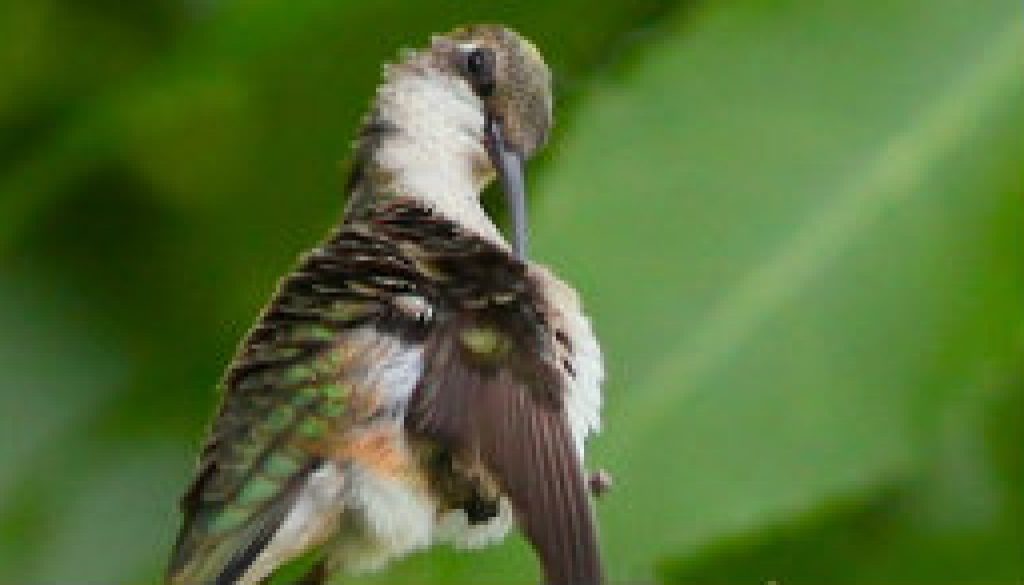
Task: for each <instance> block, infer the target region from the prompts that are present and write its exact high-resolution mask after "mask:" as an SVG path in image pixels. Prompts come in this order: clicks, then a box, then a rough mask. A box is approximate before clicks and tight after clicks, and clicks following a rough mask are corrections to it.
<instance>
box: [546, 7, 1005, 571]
mask: <svg viewBox="0 0 1024 585" xmlns="http://www.w3.org/2000/svg"><path fill="white" fill-rule="evenodd" d="M772 6H773V7H772V8H770V9H769V8H768V7H767V6H766V5H764V4H763V3H758V2H753V1H750V2H731V3H715V4H713V5H709V6H707V7H706V9H705V10H704V11H703V12H701V13H699V14H698V16H697V18H696V20H694V21H693V22H690V23H688V24H687V26H685V27H683V26H678V27H677V28H676V29H675V30H674V31H672V33H670V34H669V37H668V38H667V39H665V40H664V41H663V42H662V43H660V44H659V45H658V46H657V47H655V48H653V49H652V50H651V52H650V53H647V54H644V55H643V59H642V60H641V62H640V64H639V66H638V67H637V69H636V70H635V71H632V72H629V73H626V74H622V75H620V76H616V77H614V78H612V77H609V78H608V79H606V80H604V81H603V82H602V83H599V84H597V87H596V92H595V93H596V95H595V96H594V97H593V98H592V99H591V100H590V101H589V102H588V103H587V104H586V105H585V106H584V107H583V108H582V110H581V111H580V112H578V114H577V117H576V125H575V128H576V130H577V131H576V133H575V134H574V135H573V136H572V137H571V138H570V139H569V140H567V141H566V142H565V143H564V144H562V148H560V149H559V152H557V153H553V154H552V155H551V156H553V157H555V158H556V159H557V161H558V165H557V168H555V169H553V172H552V173H551V174H550V175H548V176H547V177H545V180H543V181H542V182H541V184H540V186H539V187H540V191H542V192H543V193H545V194H546V195H545V197H544V199H543V201H542V204H541V205H540V206H539V207H538V208H537V210H536V214H535V216H536V218H537V221H536V233H537V237H536V245H535V249H536V250H537V253H538V254H540V255H541V256H542V257H544V258H546V259H550V260H551V261H552V262H553V263H554V264H555V265H556V266H557V267H558V268H559V270H560V272H561V273H562V274H564V275H565V276H566V277H567V278H568V279H569V280H570V281H571V282H574V283H575V284H577V285H578V286H579V287H580V288H581V290H582V294H583V297H584V299H585V300H586V301H587V306H588V309H589V311H590V312H591V313H592V314H593V315H594V317H595V321H596V326H597V331H598V334H599V336H600V338H601V339H602V341H603V344H604V349H605V351H606V354H607V358H608V365H609V371H610V376H609V385H608V406H607V418H608V420H607V433H606V437H605V438H604V439H603V440H602V441H601V442H600V448H599V449H598V450H597V452H596V453H594V455H593V457H592V462H593V464H594V465H601V466H605V465H606V466H608V467H609V468H610V471H611V472H612V474H613V475H614V476H615V477H616V480H617V481H616V490H615V491H614V492H613V493H612V494H611V495H610V496H608V497H607V501H606V502H603V503H602V504H601V505H600V509H601V517H602V526H603V532H602V535H603V540H604V542H605V548H606V552H607V555H608V562H609V565H610V572H611V575H612V576H613V577H614V578H615V579H622V580H638V579H639V580H643V579H648V578H651V577H652V576H653V575H652V570H653V568H654V567H655V566H656V563H657V562H658V561H659V560H660V559H664V558H665V557H666V556H669V555H671V556H683V557H685V556H686V555H687V554H693V552H694V551H696V550H697V549H699V548H701V547H705V546H708V545H709V543H712V542H714V541H716V540H718V539H721V538H726V537H730V536H733V535H737V534H744V533H751V532H753V531H756V530H757V529H758V528H759V527H762V526H765V525H768V524H771V523H774V522H776V521H778V520H780V519H783V518H793V517H797V516H799V515H800V514H803V513H806V512H807V511H809V510H812V509H814V508H816V507H817V506H819V505H820V504H821V503H822V502H824V501H828V500H830V499H834V498H840V497H849V495H851V494H855V493H859V492H862V491H864V490H869V489H872V488H873V487H874V486H879V485H883V484H887V483H889V482H891V481H892V480H894V479H897V478H900V477H904V476H906V475H907V474H910V473H912V472H913V471H914V469H915V468H916V466H917V465H918V463H917V461H918V454H919V451H920V450H921V449H922V448H923V446H924V445H926V444H927V443H928V441H930V440H931V431H932V427H933V423H934V412H935V411H936V407H935V403H936V402H942V401H943V400H945V399H946V398H948V397H949V396H950V394H951V392H952V391H953V390H954V389H957V388H960V387H962V386H963V385H964V384H965V383H966V381H967V380H969V379H972V376H973V375H976V372H977V370H978V369H979V368H982V367H986V366H991V365H992V364H996V365H997V366H998V364H1000V363H1005V362H1006V360H1007V359H1008V356H1009V355H1010V353H1011V349H1010V348H1011V347H1012V341H1013V339H1014V338H1015V336H1017V335H1019V332H1020V331H1021V329H1022V323H1024V315H1022V308H1024V307H1022V305H1021V303H1020V299H1022V298H1024V236H1022V230H1021V225H1024V224H1022V222H1024V205H1022V199H1021V189H1020V185H1019V170H1020V168H1022V167H1024V138H1022V137H1024V99H1022V98H1024V8H1022V7H1021V5H1020V3H1019V2H1015V1H1012V0H1007V1H1001V2H989V3H985V5H984V6H981V5H979V4H977V3H974V2H968V1H966V0H942V1H940V2H930V1H929V2H926V1H923V0H922V1H918V0H901V1H897V2H887V3H867V4H858V5H857V7H856V9H854V8H853V7H851V6H848V5H847V3H844V2H840V1H830V2H811V1H809V0H808V1H791V2H785V3H779V4H774V5H772ZM979 577H981V575H979Z"/></svg>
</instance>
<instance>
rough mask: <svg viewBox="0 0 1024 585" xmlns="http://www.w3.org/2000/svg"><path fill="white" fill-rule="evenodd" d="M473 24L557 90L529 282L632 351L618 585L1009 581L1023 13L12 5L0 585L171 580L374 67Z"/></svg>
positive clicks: (871, 0) (648, 2)
mask: <svg viewBox="0 0 1024 585" xmlns="http://www.w3.org/2000/svg"><path fill="white" fill-rule="evenodd" d="M470 21H489V22H493V21H499V22H503V23H507V24H509V25H512V26H514V27H516V28H518V29H520V30H521V31H522V32H523V33H525V34H526V35H527V36H529V37H531V38H533V39H534V40H535V41H536V42H537V44H538V46H539V47H540V48H541V49H542V51H543V52H544V53H545V55H546V56H547V57H548V60H549V62H550V63H551V64H552V66H553V68H554V70H555V74H556V77H557V80H556V81H557V90H558V98H559V102H558V110H557V117H558V123H559V126H558V131H557V132H556V133H555V136H554V140H553V143H552V144H551V146H550V147H549V149H548V150H547V151H546V152H545V153H544V154H543V156H542V157H541V158H540V160H539V161H537V162H536V164H534V165H533V167H532V171H533V172H532V173H531V186H532V189H531V194H532V197H533V201H532V211H531V215H532V217H533V222H534V224H533V225H534V234H535V244H534V253H535V255H536V257H537V258H538V259H540V260H542V261H545V262H549V263H551V264H553V265H554V266H555V267H556V268H557V269H558V271H559V272H560V273H561V274H563V275H564V276H565V277H566V278H567V279H568V280H569V281H570V282H572V283H574V284H575V285H577V286H578V287H579V289H580V290H581V293H582V295H583V297H584V299H585V300H586V302H587V307H588V311H589V312H590V313H591V314H592V316H593V319H594V322H595V325H596V328H597V331H598V334H599V337H600V338H601V340H602V342H603V344H604V348H605V352H606V355H607V361H608V368H609V379H608V384H607V408H606V415H607V417H606V418H607V421H606V431H605V433H604V434H603V435H602V436H601V437H600V438H599V439H598V440H597V441H596V444H595V445H594V448H593V449H592V451H591V455H590V462H589V463H590V464H591V465H592V466H601V467H606V468H608V469H609V470H610V471H611V472H612V473H613V475H614V476H615V479H616V488H615V490H614V491H613V492H612V493H611V494H610V495H609V496H608V497H606V498H605V499H604V500H603V501H601V502H600V503H599V504H598V509H599V514H600V518H601V524H602V529H603V530H602V539H603V541H604V548H605V551H606V556H607V563H608V568H609V572H610V574H611V576H612V580H613V581H614V582H638V581H656V580H657V581H664V582H693V583H697V582H717V583H733V582H735V583H760V582H765V581H768V580H777V581H780V582H782V583H967V582H971V583H1020V582H1021V580H1022V579H1024V4H1022V3H1021V2H1020V0H986V1H984V2H981V1H978V0H884V1H883V0H864V1H859V2H858V1H854V0H779V1H773V2H768V1H763V2H758V1H755V0H730V1H724V0H720V1H711V0H706V1H703V2H702V1H692V0H691V1H689V2H666V1H662V0H628V1H615V2H601V3H593V2H584V1H583V0H568V1H564V2H560V3H554V2H527V3H519V4H515V5H513V4H511V3H502V4H494V5H488V4H487V3H466V2H457V1H455V0H451V1H447V2H434V3H427V2H413V1H411V0H410V1H406V2H400V1H397V0H388V1H383V2H345V1H343V0H291V1H288V2H285V1H283V0H150V1H146V2H134V3H129V2H116V1H114V0H3V1H2V3H0V39H2V40H0V372H2V378H0V421H2V429H3V439H2V441H0V582H2V583H5V584H6V583H10V584H15V583H17V584H36V583H39V584H42V583H58V582H59V583H156V582H158V581H159V575H160V573H161V571H162V567H163V564H164V561H165V558H166V555H167V552H168V548H169V545H170V542H171V540H172V538H173V536H174V532H175V530H176V529H177V522H178V519H177V516H176V510H175V505H176V500H177V497H178V495H179V494H180V492H181V491H182V489H183V488H184V486H185V484H186V482H187V481H188V478H189V476H190V474H191V466H192V462H193V458H194V456H195V454H196V453H197V450H198V447H199V444H200V440H201V435H202V432H203V429H204V426H205V424H206V421H207V418H208V417H209V416H210V414H211V411H212V408H213V405H214V404H215V400H216V396H215V394H214V391H213V388H214V384H215V382H216V380H217V379H218V377H219V375H220V373H221V370H222V368H223V367H224V365H225V363H226V362H227V360H228V359H229V358H230V355H231V353H232V352H233V349H234V346H235V343H236V342H237V340H238V339H239V337H240V336H241V335H242V334H243V333H244V332H245V330H246V329H247V327H248V326H249V324H250V322H251V321H252V320H253V319H254V317H255V315H256V314H257V311H258V310H259V308H260V306H261V305H262V303H263V302H264V301H265V300H266V298H267V297H268V295H269V294H270V292H271V290H272V288H273V286H274V283H275V281H276V279H277V278H278V277H279V276H280V275H282V274H283V273H285V272H286V271H287V270H288V269H289V267H290V265H291V263H292V262H293V260H294V258H295V257H296V255H297V254H298V253H300V252H301V251H302V250H303V249H305V248H308V247H310V246H312V245H313V244H314V243H315V242H317V241H318V239H319V238H320V237H321V236H322V235H323V234H324V232H325V231H326V230H327V229H328V227H329V226H330V225H332V224H333V223H334V222H335V221H336V220H337V219H338V217H339V215H340V212H341V209H342V206H343V203H344V201H343V196H342V194H341V185H342V184H343V180H344V169H345V160H346V157H347V156H348V153H349V144H350V140H351V138H352V137H353V133H354V129H355V127H356V124H357V121H358V118H359V116H360V114H361V113H362V111H363V110H364V109H365V108H366V106H367V104H368V100H369V98H370V96H371V95H372V91H373V88H374V85H375V84H376V82H377V80H378V79H379V65H380V64H381V63H382V62H384V61H387V60H392V59H394V57H395V55H396V54H397V50H398V48H400V47H403V46H420V45H423V44H424V43H425V40H426V38H427V36H428V35H429V34H430V33H431V32H439V31H444V30H447V29H450V28H452V27H453V26H455V25H457V24H461V23H465V22H470ZM536 577H537V572H536V569H535V567H534V564H533V561H532V558H531V556H530V554H529V551H528V550H527V548H526V547H525V545H524V544H523V543H522V541H521V540H519V539H518V538H514V539H510V541H509V542H508V543H506V544H505V545H503V546H500V547H497V548H494V549H491V550H488V551H485V552H482V553H478V554H468V555H467V554H456V553H453V552H451V551H448V550H437V551H434V552H431V553H429V554H424V555H418V556H416V557H414V558H411V559H409V560H407V561H404V562H401V563H399V564H397V565H396V566H394V567H393V569H392V570H390V571H388V572H386V573H384V574H382V575H377V576H374V577H366V578H360V579H353V580H350V581H346V582H358V583H371V582H372V583H434V582H436V583H442V582H443V583H525V582H532V581H535V580H536Z"/></svg>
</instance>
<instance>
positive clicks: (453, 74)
mask: <svg viewBox="0 0 1024 585" xmlns="http://www.w3.org/2000/svg"><path fill="white" fill-rule="evenodd" d="M552 101H553V98H552V95H551V73H550V70H549V68H548V66H547V65H546V64H545V62H544V59H543V58H542V56H541V54H540V53H539V52H538V50H537V49H536V48H535V46H534V45H533V44H532V43H530V42H529V41H528V40H526V39H525V38H524V37H522V36H521V35H519V34H518V33H516V32H514V31H512V30H509V29H507V28H504V27H502V26H497V25H476V26H469V27H463V28H459V29H456V30H455V31H453V32H451V33H448V34H446V35H440V36H435V37H433V38H432V39H431V40H430V42H429V43H428V47H427V48H424V49H420V50H416V51H407V52H406V53H404V54H403V55H402V57H401V58H400V59H399V60H398V61H397V62H395V63H394V64H391V65H389V66H385V68H384V75H383V81H382V83H381V84H380V86H379V87H378V88H377V91H376V95H375V97H374V99H373V101H372V106H371V108H370V111H369V112H368V114H367V115H366V116H365V117H364V119H363V122H362V124H361V129H360V131H359V134H358V138H357V140H356V141H355V148H354V152H355V154H354V161H353V164H352V169H351V174H350V176H349V180H348V182H347V185H346V188H345V189H346V194H347V196H348V203H347V204H346V208H345V211H344V215H343V218H342V221H341V222H340V224H339V225H338V226H337V227H336V228H335V229H333V231H332V232H331V233H330V234H329V235H328V236H327V237H326V239H325V240H323V242H322V243H321V244H320V245H319V246H317V247H315V248H313V249H312V250H311V251H309V252H308V253H306V254H305V255H303V256H302V257H301V258H300V259H299V260H298V263H297V266H296V267H295V268H294V270H293V271H292V272H291V273H290V274H288V275H287V276H286V277H284V278H283V279H282V280H281V281H280V282H279V283H278V286H277V290H276V292H275V293H274V295H273V296H272V298H271V300H270V302H269V304H268V306H267V307H266V308H265V309H264V310H263V312H262V314H261V315H260V317H259V318H258V320H257V322H256V324H255V325H254V326H253V327H252V328H251V329H250V330H249V332H248V333H247V335H246V336H245V338H244V339H243V340H242V342H241V344H240V346H239V348H238V350H237V352H236V355H235V357H234V359H233V360H232V362H231V364H230V365H229V366H228V368H227V371H226V373H225V374H224V376H223V378H222V380H221V382H220V388H219V389H220V392H221V403H220V406H219V409H218V410H217V413H216V415H215V417H214V419H213V422H212V424H211V427H210V430H209V432H208V438H207V441H206V443H205V445H204V448H203V449H202V453H201V455H200V456H199V462H198V465H197V470H196V473H195V477H194V480H193V482H192V483H191V484H190V487H189V488H188V489H187V491H186V493H185V494H184V496H183V497H182V499H181V510H182V514H183V517H184V521H183V525H182V528H181V530H180V533H179V536H178V538H177V541H176V543H175V545H174V549H173V551H172V553H171V559H170V563H169V568H168V571H167V583H168V584H170V585H186V584H187V585H256V584H259V583H265V582H267V580H269V578H270V577H271V576H272V575H273V574H274V573H275V571H276V570H277V569H278V568H279V567H281V566H282V565H284V564H286V563H289V562H290V561H293V560H295V559H297V558H299V557H303V558H307V556H306V555H310V557H311V558H313V559H315V560H314V561H313V564H312V568H311V569H310V571H309V574H308V575H306V576H305V577H303V579H302V582H303V583H310V584H313V583H323V582H325V581H326V580H328V579H331V578H332V577H333V576H334V575H336V574H339V573H346V572H348V573H358V572H363V571H373V570H377V569H380V568H382V567H384V566H385V565H386V564H387V563H388V562H389V561H390V560H393V559H396V558H400V557H402V556H405V555H407V554H409V553H412V552H414V551H418V550H421V549H425V548H427V547H429V546H431V545H433V544H437V543H446V544H450V545H453V546H455V547H458V548H477V547H481V546H485V545H488V544H492V543H495V542H497V541H499V540H501V539H502V538H504V536H505V535H506V533H508V532H509V530H510V529H511V528H512V527H513V526H515V527H517V528H518V529H519V530H521V531H522V533H523V534H524V536H525V538H526V539H527V540H528V542H529V543H530V545H531V546H532V548H533V549H534V551H535V553H536V555H537V558H538V561H539V564H540V567H541V574H542V576H543V580H544V582H545V583H547V584H548V585H591V584H598V583H601V582H602V581H603V568H602V563H601V558H600V550H599V543H598V534H597V526H596V520H595V517H594V513H593V509H592V508H593V504H592V502H591V495H592V494H591V493H590V491H591V487H589V486H590V484H591V483H592V482H590V481H588V478H587V474H586V472H585V471H584V466H583V459H584V441H585V439H587V438H588V436H590V435H592V434H594V433H595V432H596V431H598V430H599V427H600V411H601V403H602V395H601V385H602V383H603V378H604V366H603V362H602V356H601V350H600V348H599V345H598V342H597V340H596V338H595V335H594V333H593V330H592V327H591V325H590V322H589V320H588V318H587V316H586V315H585V314H584V313H583V310H582V307H581V304H580V300H579V298H578V296H577V294H576V292H575V291H574V290H573V289H572V288H571V287H570V286H569V285H567V284H566V283H565V282H563V281H562V280H560V279H559V278H557V277H556V276H555V275H554V274H553V273H552V272H551V271H550V270H549V269H548V268H546V267H544V266H543V265H541V264H537V263H534V262H531V261H530V260H529V258H528V255H527V236H528V229H527V213H526V188H525V185H526V183H525V175H524V167H525V165H526V163H527V162H528V161H529V160H530V159H531V157H533V156H534V155H535V154H536V153H537V152H538V151H539V150H540V149H541V148H542V147H543V145H544V144H545V142H546V141H547V138H548V135H549V132H550V130H551V126H552ZM495 179H497V180H498V182H499V183H500V185H501V187H502V190H503V191H504V195H505V198H506V200H507V204H508V211H509V214H508V215H509V218H510V222H511V229H510V231H511V238H510V239H511V242H509V241H507V240H506V239H505V237H504V236H503V235H502V232H501V231H500V230H499V229H498V227H497V226H496V224H495V223H494V222H493V221H492V219H491V218H490V217H489V216H488V214H487V213H486V212H485V210H484V207H483V206H482V205H481V201H480V197H481V193H482V191H483V190H484V188H485V187H486V186H487V185H488V184H490V183H491V182H493V181H494V180H495ZM597 483H602V482H600V481H598V482H597ZM594 491H596V490H594Z"/></svg>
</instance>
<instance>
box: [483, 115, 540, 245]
mask: <svg viewBox="0 0 1024 585" xmlns="http://www.w3.org/2000/svg"><path fill="white" fill-rule="evenodd" d="M485 124H486V126H485V128H484V134H485V143H486V146H487V154H489V155H490V157H491V164H493V165H494V168H495V170H497V172H498V179H499V180H500V181H501V189H502V190H503V191H504V192H505V203H506V204H507V205H508V214H509V217H510V218H511V219H512V246H513V248H514V249H515V252H516V256H518V257H519V259H520V260H523V261H525V260H526V248H527V240H528V238H529V230H528V227H527V221H528V218H527V216H526V180H525V178H524V177H523V157H522V155H520V154H519V153H518V152H516V151H515V150H513V149H512V148H511V147H509V145H508V144H507V143H506V142H505V137H504V135H503V132H502V127H501V121H499V120H498V119H496V118H495V117H494V116H492V115H490V114H488V115H487V120H486V122H485Z"/></svg>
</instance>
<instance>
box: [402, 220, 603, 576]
mask: <svg viewBox="0 0 1024 585" xmlns="http://www.w3.org/2000/svg"><path fill="white" fill-rule="evenodd" d="M473 237H474V236H471V235H467V234H466V233H464V232H460V231H458V230H455V231H454V232H453V233H452V234H450V235H449V236H448V238H447V241H448V242H452V243H453V244H455V245H452V246H451V247H450V248H448V249H447V251H446V249H444V248H438V249H437V250H438V252H437V253H436V254H433V255H432V254H430V253H429V252H430V251H429V250H428V253H426V254H425V257H426V258H427V259H428V260H427V261H426V263H427V264H429V265H430V266H431V268H432V271H434V272H436V273H439V274H444V275H446V278H447V281H448V283H449V285H448V286H447V287H446V288H445V289H444V298H445V303H444V308H445V312H446V314H442V315H440V316H439V318H438V319H437V320H436V322H435V324H434V326H433V327H432V328H431V329H430V331H429V334H428V335H427V337H426V339H425V341H424V372H423V377H422V379H421V380H420V382H419V383H418V385H417V389H416V392H415V393H414V395H413V398H412V401H411V403H410V405H409V410H408V413H407V417H406V428H407V429H409V430H410V431H411V432H412V433H414V434H418V435H422V436H426V437H430V438H432V439H435V440H437V441H439V442H440V443H442V444H445V445H449V446H451V447H452V448H453V449H454V450H456V451H461V452H463V453H469V454H471V456H476V457H478V458H479V461H480V462H481V463H482V464H483V466H484V467H485V468H486V469H487V470H488V471H489V472H490V473H491V474H492V475H493V476H494V479H495V480H497V482H498V484H499V485H500V487H501V488H502V491H503V492H504V493H505V494H506V496H507V497H508V499H509V501H510V502H511V504H512V506H513V508H514V510H515V512H516V516H517V519H518V521H519V523H520V525H521V527H522V529H523V531H524V533H525V535H526V537H527V539H528V540H529V541H530V542H531V544H532V545H533V547H534V549H535V550H536V552H537V554H538V556H539V557H540V561H541V564H542V567H543V573H544V578H545V580H546V582H547V583H549V584H551V585H590V584H596V583H600V582H601V581H602V579H603V575H602V567H601V560H600V554H599V549H598V543H597V535H596V531H595V523H594V520H593V515H592V510H591V504H590V499H589V492H588V490H587V488H586V483H585V481H584V478H583V471H582V465H581V462H580V460H579V454H578V453H577V450H576V447H575V443H574V441H573V436H572V431H571V429H570V424H569V420H568V417H567V412H566V406H565V397H566V393H567V387H566V385H567V378H566V376H565V375H563V372H562V371H560V368H561V367H562V365H561V364H560V363H559V361H558V359H557V358H556V357H555V355H556V352H555V349H554V347H553V343H554V342H553V339H554V336H553V335H552V332H551V331H550V330H549V324H548V323H547V318H546V317H545V315H546V314H547V313H546V311H545V303H546V302H547V299H546V297H545V294H544V292H543V291H542V290H540V289H539V286H540V285H539V284H537V283H536V282H534V281H533V279H531V278H530V276H529V274H528V270H527V267H526V266H525V265H524V264H523V263H521V262H520V261H518V260H517V259H515V258H514V257H513V256H511V255H510V254H509V253H508V252H507V251H505V250H500V249H497V248H495V247H492V246H485V245H480V244H479V240H478V239H476V240H474V242H473V243H470V242H469V241H462V242H460V240H470V239H473ZM456 250H457V251H458V252H456ZM455 283H458V284H455Z"/></svg>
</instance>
